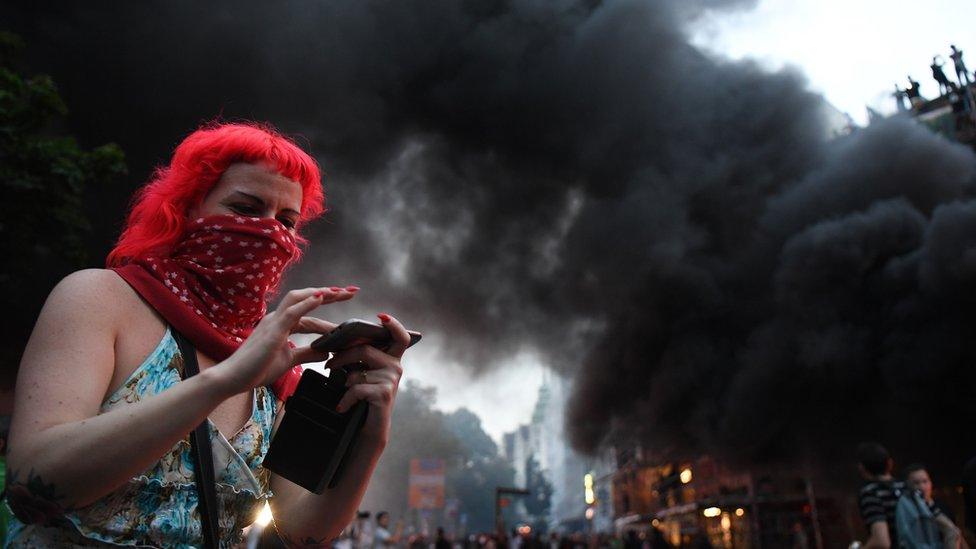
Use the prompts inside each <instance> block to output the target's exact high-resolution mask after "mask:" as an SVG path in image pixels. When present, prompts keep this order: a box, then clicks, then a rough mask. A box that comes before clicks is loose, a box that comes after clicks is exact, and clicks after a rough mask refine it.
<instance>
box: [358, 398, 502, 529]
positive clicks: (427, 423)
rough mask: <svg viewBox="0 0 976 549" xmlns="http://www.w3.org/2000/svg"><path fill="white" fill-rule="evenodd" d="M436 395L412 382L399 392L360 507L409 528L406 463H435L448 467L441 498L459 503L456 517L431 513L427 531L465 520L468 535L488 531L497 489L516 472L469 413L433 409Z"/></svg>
mask: <svg viewBox="0 0 976 549" xmlns="http://www.w3.org/2000/svg"><path fill="white" fill-rule="evenodd" d="M436 402H437V393H436V391H435V390H434V389H433V388H431V387H425V386H423V385H420V384H418V383H416V382H413V381H408V382H406V383H405V384H404V385H403V386H401V387H400V391H399V393H398V395H397V400H396V406H395V409H394V415H393V426H392V434H391V437H390V442H389V444H387V447H386V450H385V451H384V452H383V457H382V458H381V459H380V463H379V465H378V466H377V468H376V471H375V473H374V474H373V478H372V480H371V481H370V486H369V490H368V492H367V493H366V497H365V499H364V501H363V508H364V509H368V510H370V511H373V512H374V513H375V512H377V511H389V512H390V514H391V516H392V517H393V518H394V519H396V518H402V519H403V520H404V521H405V522H406V524H407V525H408V526H409V525H410V524H412V523H414V521H415V520H416V516H415V515H412V514H411V513H409V512H408V510H407V503H408V479H409V476H410V460H411V459H414V458H439V459H443V460H444V461H445V464H446V466H447V472H446V486H445V493H446V497H447V499H448V500H450V499H457V500H458V503H459V505H458V512H459V515H458V516H449V515H446V514H444V513H443V512H437V513H433V514H432V516H431V520H432V522H433V524H431V525H430V526H431V527H432V528H433V527H436V526H445V527H447V528H448V529H452V528H454V527H456V526H458V523H457V522H458V519H459V518H460V514H463V515H465V516H466V517H467V525H466V526H467V530H468V531H469V532H476V531H491V530H492V529H493V528H492V524H493V522H494V512H495V508H494V505H495V503H494V502H495V500H494V497H495V487H496V486H511V485H512V483H513V482H514V478H515V472H514V471H513V470H512V468H511V467H510V466H509V465H508V464H507V463H506V462H505V460H504V459H503V458H502V457H500V456H499V455H498V447H497V445H496V444H495V442H494V441H493V440H492V439H491V437H490V436H488V434H487V433H485V431H484V429H482V427H481V420H480V419H479V418H478V416H476V415H475V414H474V413H472V412H471V411H470V410H467V409H464V408H462V409H460V410H457V411H455V412H453V413H451V414H445V413H443V412H440V411H437V410H435V409H434V405H435V404H436Z"/></svg>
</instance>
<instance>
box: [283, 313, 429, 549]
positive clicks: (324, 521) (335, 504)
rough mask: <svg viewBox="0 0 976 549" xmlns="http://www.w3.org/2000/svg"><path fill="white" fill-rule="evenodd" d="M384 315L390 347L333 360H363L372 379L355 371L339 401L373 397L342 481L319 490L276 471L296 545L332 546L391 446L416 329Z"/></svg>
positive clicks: (287, 529)
mask: <svg viewBox="0 0 976 549" xmlns="http://www.w3.org/2000/svg"><path fill="white" fill-rule="evenodd" d="M380 319H381V320H382V321H383V325H384V326H386V327H387V329H388V330H390V333H391V334H392V335H393V340H394V344H393V345H392V346H391V348H390V349H389V350H388V351H387V352H386V353H384V352H382V351H379V350H377V349H375V348H373V347H370V346H367V345H364V346H359V347H355V348H353V349H350V350H347V351H343V352H341V353H338V354H336V355H335V356H334V357H333V358H332V359H331V360H330V361H329V364H330V365H331V366H333V367H341V366H344V365H347V364H355V363H359V362H361V363H364V364H365V367H366V368H367V371H368V375H367V376H365V378H366V379H368V381H365V379H356V378H358V377H359V376H355V375H353V376H350V381H349V384H351V385H352V386H351V387H350V388H349V390H348V391H347V392H346V394H345V396H343V398H342V400H341V401H340V402H339V408H340V411H345V410H348V409H349V408H350V407H351V406H352V405H353V404H354V403H355V402H357V401H359V400H366V401H368V402H369V406H370V407H369V414H368V415H367V417H366V424H365V425H364V426H363V430H362V432H361V433H360V436H359V439H358V440H357V443H356V445H355V446H354V447H353V448H352V450H351V451H350V454H349V456H347V458H346V459H347V460H348V461H347V462H346V466H345V469H344V472H343V475H342V478H341V479H340V480H339V483H338V484H337V485H336V487H335V488H333V489H331V490H326V491H325V492H323V493H322V494H321V495H317V494H313V493H311V492H309V491H308V490H306V489H304V488H302V487H300V486H298V485H297V484H294V483H292V482H290V481H288V480H287V479H284V478H281V477H279V476H278V475H272V477H271V489H272V491H274V493H275V497H274V498H273V499H272V500H271V510H272V514H273V515H274V517H275V528H277V530H278V533H279V535H280V536H281V538H282V540H283V541H285V542H286V543H287V544H288V545H289V546H290V547H315V548H318V547H331V544H332V540H333V539H334V538H336V537H337V536H338V535H339V534H340V533H341V532H342V529H343V528H345V527H346V526H347V525H348V524H349V523H350V522H351V521H352V519H353V517H355V515H356V510H357V509H358V508H359V503H360V502H361V501H362V499H363V494H365V493H366V487H367V485H368V484H369V479H370V476H372V474H373V469H375V468H376V463H377V462H378V461H379V458H380V455H381V454H382V453H383V449H384V448H385V447H386V443H387V440H388V439H389V436H390V419H391V417H392V410H393V401H394V400H395V398H396V392H397V387H398V386H399V383H400V377H401V376H402V374H403V370H402V369H401V367H400V357H401V356H402V355H403V352H404V351H405V350H406V348H407V346H408V345H409V343H410V335H409V334H408V333H407V331H406V329H404V328H403V326H402V325H401V324H400V323H399V322H398V321H397V320H396V319H395V318H393V317H390V316H388V315H381V316H380ZM286 413H287V412H286Z"/></svg>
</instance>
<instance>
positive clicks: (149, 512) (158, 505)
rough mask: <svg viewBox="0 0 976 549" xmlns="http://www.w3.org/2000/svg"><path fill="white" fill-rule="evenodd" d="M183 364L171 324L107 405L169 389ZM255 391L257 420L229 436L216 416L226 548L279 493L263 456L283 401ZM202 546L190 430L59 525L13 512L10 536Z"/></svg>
mask: <svg viewBox="0 0 976 549" xmlns="http://www.w3.org/2000/svg"><path fill="white" fill-rule="evenodd" d="M182 370H183V358H182V356H180V352H179V348H178V347H177V345H176V340H175V339H173V336H172V334H171V333H170V330H169V329H168V328H167V330H166V333H165V334H164V335H163V339H162V341H160V342H159V345H158V346H157V347H156V349H155V350H153V352H152V353H150V355H149V357H148V358H146V360H145V361H144V362H143V363H142V364H141V365H140V366H139V367H138V368H136V370H135V371H134V372H133V373H132V375H131V376H129V378H128V379H127V380H126V381H125V383H123V384H122V386H121V387H119V389H118V390H117V391H115V392H114V393H113V394H112V395H111V396H110V397H108V398H107V399H106V400H105V402H104V403H102V407H101V411H102V412H103V413H104V412H107V411H109V410H112V409H115V408H118V407H122V406H126V405H127V404H131V403H134V402H138V401H139V400H141V399H142V398H145V397H148V396H151V395H155V394H158V393H161V392H163V391H165V390H166V389H168V388H170V387H172V386H173V385H175V384H177V383H179V382H180V380H181V378H182V375H181V374H182ZM253 394H254V396H253V398H254V401H253V403H252V411H251V417H250V419H248V421H247V422H246V423H245V424H244V427H243V428H242V429H241V430H240V431H239V432H238V433H236V434H234V435H233V436H232V437H230V438H229V439H228V438H226V437H225V436H224V435H223V434H221V433H220V432H219V431H218V430H217V428H216V427H215V426H214V424H213V423H212V422H210V442H211V446H212V448H213V458H214V473H215V478H216V480H217V490H216V491H217V499H218V501H219V506H218V509H219V513H218V524H219V526H220V537H221V540H220V546H221V547H233V546H235V545H238V544H240V543H242V542H243V533H242V529H243V528H244V527H245V526H247V525H249V524H251V523H252V522H254V519H255V518H256V516H257V513H258V511H260V509H261V508H262V507H263V506H264V502H265V501H266V500H267V499H268V498H270V497H271V495H272V494H271V490H270V488H269V486H270V472H269V471H268V470H267V469H264V468H263V467H261V462H262V461H263V460H264V455H265V454H266V453H267V451H268V446H269V444H270V441H271V429H272V426H273V425H274V419H275V412H276V406H277V401H276V399H275V396H274V393H273V392H271V391H270V390H269V389H268V388H266V387H260V388H258V389H256V390H255V391H254V393H253ZM208 421H209V420H208ZM123 444H124V441H123ZM202 544H203V536H202V533H201V529H200V514H199V512H198V511H197V489H196V484H194V474H193V456H192V453H191V451H190V436H189V433H187V436H186V438H185V439H183V440H180V441H179V442H177V443H176V445H175V446H173V448H172V449H171V450H170V451H169V452H168V453H167V454H166V455H164V456H163V457H162V458H161V459H160V460H159V461H158V462H157V463H156V464H155V465H153V466H152V467H150V468H149V469H148V470H146V471H144V472H143V473H142V474H140V475H138V476H136V477H133V478H131V479H130V480H129V482H128V484H126V485H124V486H122V487H120V488H119V489H117V490H116V491H114V492H112V493H110V494H108V495H106V496H105V497H103V498H101V499H99V500H98V501H96V502H95V503H92V504H91V505H88V506H86V507H82V508H80V509H75V510H72V511H70V512H69V513H67V514H66V515H65V517H64V520H60V521H59V522H58V523H57V524H54V525H52V524H50V523H49V524H47V525H44V526H41V525H39V524H24V523H22V522H20V521H19V520H17V519H16V518H14V519H13V520H12V521H11V523H10V525H9V527H8V530H7V537H6V539H5V540H4V547H107V546H128V547H182V548H186V547H200V546H202Z"/></svg>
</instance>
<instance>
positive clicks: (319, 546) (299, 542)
mask: <svg viewBox="0 0 976 549" xmlns="http://www.w3.org/2000/svg"><path fill="white" fill-rule="evenodd" d="M277 532H278V537H280V538H281V541H283V542H285V546H286V547H295V548H300V549H325V548H331V547H332V540H331V539H329V538H322V539H315V538H313V537H311V536H306V537H304V538H297V539H295V538H292V537H291V536H289V535H288V534H286V533H284V532H282V531H281V530H277Z"/></svg>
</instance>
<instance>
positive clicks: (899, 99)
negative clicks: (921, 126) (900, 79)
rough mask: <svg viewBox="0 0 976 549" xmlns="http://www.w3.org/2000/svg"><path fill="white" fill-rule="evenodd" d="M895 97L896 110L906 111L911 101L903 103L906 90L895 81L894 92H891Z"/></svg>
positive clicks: (906, 96) (906, 97) (906, 95)
mask: <svg viewBox="0 0 976 549" xmlns="http://www.w3.org/2000/svg"><path fill="white" fill-rule="evenodd" d="M891 96H892V97H894V98H895V103H896V104H897V105H898V112H906V111H908V109H909V108H910V107H911V103H910V102H909V104H908V105H905V100H906V99H908V91H907V90H903V89H901V87H900V86H898V83H897V82H895V93H893V94H891Z"/></svg>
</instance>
